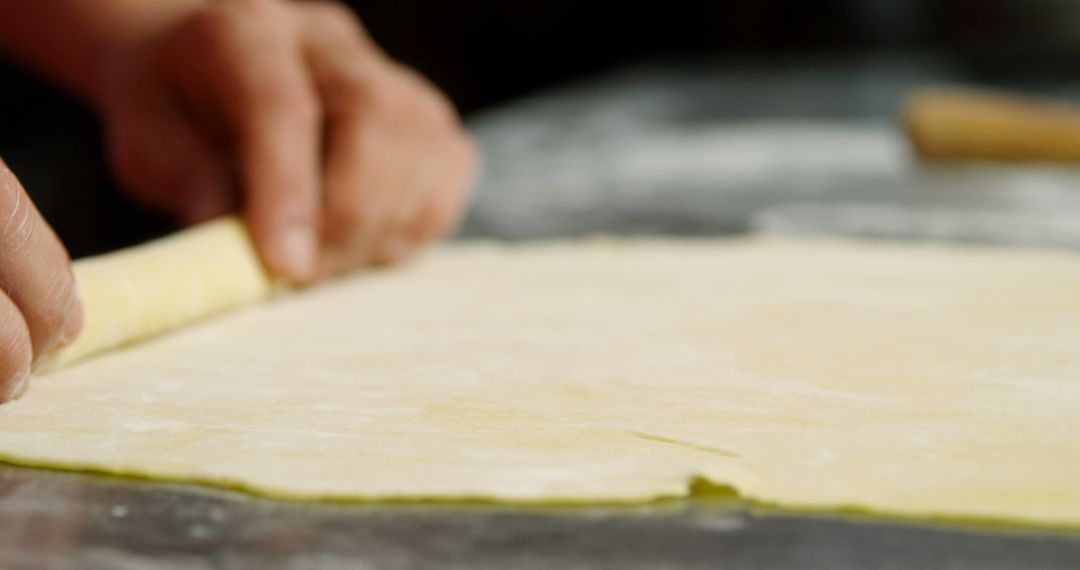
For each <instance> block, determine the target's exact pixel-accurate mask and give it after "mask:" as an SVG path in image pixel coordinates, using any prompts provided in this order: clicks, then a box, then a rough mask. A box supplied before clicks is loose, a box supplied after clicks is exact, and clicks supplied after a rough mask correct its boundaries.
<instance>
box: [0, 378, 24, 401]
mask: <svg viewBox="0 0 1080 570" xmlns="http://www.w3.org/2000/svg"><path fill="white" fill-rule="evenodd" d="M29 386H30V375H29V374H27V373H26V372H20V373H19V374H18V376H16V377H14V378H12V379H11V383H10V384H9V385H8V390H7V394H5V395H4V401H5V402H11V401H13V400H18V399H19V398H22V397H23V394H25V393H26V389H27V388H28V387H29Z"/></svg>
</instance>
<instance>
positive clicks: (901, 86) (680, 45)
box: [0, 0, 1080, 255]
mask: <svg viewBox="0 0 1080 570" xmlns="http://www.w3.org/2000/svg"><path fill="white" fill-rule="evenodd" d="M350 4H351V6H352V7H353V8H354V9H355V10H356V11H357V13H358V14H359V15H360V17H361V18H362V20H363V21H364V22H365V24H366V26H367V27H368V29H369V31H370V33H371V34H372V35H373V36H374V37H375V39H376V40H377V41H378V42H380V43H381V44H382V45H383V46H384V47H385V48H386V49H387V50H388V51H389V52H390V53H391V54H392V55H394V56H395V57H397V58H398V59H400V60H403V61H405V62H406V63H408V64H411V65H413V66H415V67H416V68H418V69H419V70H421V71H422V72H424V73H425V74H427V75H428V76H429V77H430V78H432V80H433V81H435V82H436V83H437V84H438V85H440V86H441V87H442V88H443V89H444V90H446V91H447V93H449V95H450V96H451V98H452V99H453V100H454V101H455V102H456V103H457V105H458V106H459V108H460V109H462V111H463V112H464V113H465V114H466V117H467V119H468V121H469V124H470V127H471V128H472V130H473V131H474V132H475V133H476V135H477V137H478V139H479V141H480V143H481V146H482V147H483V148H484V150H485V154H486V161H485V164H486V169H485V173H484V177H483V180H482V181H481V183H480V186H479V188H478V190H477V193H476V201H475V206H474V208H473V210H472V212H471V214H470V216H469V219H468V220H467V222H466V225H465V227H464V229H463V232H462V235H466V236H487V237H499V238H506V239H531V238H543V237H551V236H557V235H573V234H581V233H592V232H630V233H641V232H650V233H652V232H663V233H680V234H687V233H692V234H699V233H728V232H737V231H745V230H763V229H764V230H776V231H818V230H828V231H834V230H835V231H843V232H847V233H852V232H854V233H863V234H881V235H887V236H904V235H912V234H920V235H922V234H926V233H928V232H929V233H930V234H933V236H936V237H946V238H950V239H966V240H975V241H1001V240H1009V241H1012V240H1021V241H1034V242H1038V243H1048V244H1053V245H1068V246H1071V245H1073V244H1074V243H1080V238H1077V237H1076V236H1077V235H1080V232H1078V230H1076V229H1075V223H1073V222H1072V221H1071V220H1072V219H1073V218H1076V219H1080V200H1077V197H1076V195H1077V192H1075V191H1074V190H1073V187H1074V186H1080V185H1078V184H1077V181H1076V180H1075V177H1074V174H1073V172H1072V171H1071V169H1068V168H1058V167H1032V168H1021V167H1008V168H1006V167H1000V168H991V167H987V168H968V167H965V168H957V169H949V168H937V169H926V168H921V167H918V166H917V165H915V164H914V163H913V161H912V160H911V158H910V153H909V152H908V150H907V148H908V147H907V145H906V142H905V140H904V137H903V133H902V132H901V131H900V130H899V129H897V128H896V124H897V120H898V117H899V110H900V107H901V105H902V103H903V101H904V98H905V97H906V96H907V95H908V93H910V91H911V90H912V89H913V88H915V87H918V86H920V85H926V84H962V85H978V86H988V87H994V88H998V89H1006V90H1010V91H1015V92H1025V93H1033V94H1039V95H1043V96H1047V97H1053V98H1058V99H1073V98H1074V97H1080V82H1078V80H1080V3H1078V2H1074V1H1068V0H818V1H811V0H754V1H752V2H751V1H728V2H721V1H712V2H707V1H695V0H671V1H668V2H664V3H660V4H657V3H651V4H650V3H646V4H641V5H639V6H636V7H635V6H633V5H632V3H621V4H619V5H614V4H611V3H600V2H593V3H589V2H582V1H580V0H579V1H571V0H532V1H528V2H509V3H508V2H495V1H489V0H477V1H472V2H469V1H459V2H452V3H446V2H428V1H423V0H402V1H398V2H366V1H353V2H351V3H350ZM0 82H2V83H0V85H2V86H3V88H2V89H0V155H2V156H3V157H4V158H5V159H6V160H7V161H8V162H9V163H10V165H11V166H12V167H13V168H14V169H15V171H16V172H17V173H18V174H19V176H20V177H21V178H22V179H23V181H24V183H25V185H26V186H27V187H28V188H29V189H31V191H32V193H33V194H34V195H35V199H36V200H38V201H39V202H40V204H41V206H42V209H43V210H44V211H45V213H46V215H47V217H49V219H50V220H51V221H52V222H53V223H54V224H55V225H56V226H57V228H58V230H59V232H60V233H61V235H62V237H64V238H65V241H66V242H67V243H68V245H69V247H70V249H71V250H72V251H73V253H74V254H76V255H85V254H88V253H93V252H98V251H103V250H107V249H111V248H114V247H117V246H119V245H124V244H127V243H131V242H133V241H138V240H141V239H145V238H146V237H148V236H151V235H156V234H159V233H162V232H165V231H168V230H169V229H170V226H169V224H168V223H167V221H165V220H162V219H160V218H157V217H155V216H153V215H149V214H147V213H146V212H142V211H141V210H139V209H138V208H136V207H134V206H132V205H131V204H129V203H127V202H126V201H125V200H124V199H123V198H122V197H120V196H119V194H117V193H116V192H115V191H114V189H113V188H112V181H111V178H110V177H109V174H108V170H107V167H106V165H105V163H104V160H103V153H102V150H101V146H100V133H99V131H98V127H97V125H96V122H95V119H94V117H93V116H92V115H91V114H89V113H88V112H87V111H86V110H85V109H83V108H82V107H81V106H80V105H79V104H77V103H76V102H74V101H71V100H69V99H68V98H66V97H65V96H64V95H63V94H60V93H57V92H55V91H53V90H52V89H51V88H50V87H49V86H47V85H43V84H41V83H40V82H38V81H36V80H35V79H34V78H33V77H31V76H29V75H27V74H25V73H24V72H22V71H21V70H18V69H16V68H14V67H12V66H3V67H2V68H0ZM1074 212H1075V213H1076V214H1077V215H1075V216H1074V215H1073V213H1074ZM1047 228H1049V229H1047ZM1003 235H1004V236H1005V237H1002V236H1003Z"/></svg>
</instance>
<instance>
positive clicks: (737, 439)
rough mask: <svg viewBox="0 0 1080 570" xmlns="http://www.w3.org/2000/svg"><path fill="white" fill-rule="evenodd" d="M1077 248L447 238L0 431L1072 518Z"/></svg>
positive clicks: (18, 442)
mask: <svg viewBox="0 0 1080 570" xmlns="http://www.w3.org/2000/svg"><path fill="white" fill-rule="evenodd" d="M1078 348H1080V257H1077V256H1073V255H1066V254H1051V253H1034V252H1006V251H996V252H995V251H979V250H959V249H945V248H933V247H920V246H883V245H854V244H843V243H784V242H779V243H775V242H719V241H717V242H709V241H701V242H677V241H675V242H648V241H646V242H594V243H587V244H580V243H579V244H556V245H544V246H528V247H519V248H500V247H497V246H487V245H471V246H451V247H447V248H444V249H443V250H441V251H439V252H438V253H436V254H434V255H432V256H431V257H430V258H429V259H427V260H426V261H424V262H422V263H421V264H419V265H417V266H415V267H412V268H410V269H407V270H404V271H398V272H393V273H386V274H380V275H374V276H365V277H358V278H354V279H350V280H347V281H343V282H340V283H335V284H331V285H329V286H325V287H322V288H319V289H316V290H314V291H311V292H308V293H305V294H302V295H298V296H294V297H291V298H287V299H283V300H280V301H278V302H275V303H272V304H269V305H264V306H260V307H256V308H253V309H249V310H244V311H242V312H240V313H236V314H233V315H230V316H226V317H224V318H221V319H218V320H215V321H213V322H210V323H208V324H205V325H202V326H198V327H195V328H192V329H188V330H184V331H181V332H179V333H176V334H172V335H170V336H167V337H165V338H160V339H157V340H153V341H150V342H147V343H145V344H142V345H140V346H137V347H135V348H133V349H130V350H126V351H121V352H117V353H113V354H111V355H107V356H105V357H101V358H98V359H96V360H93V361H90V362H87V363H85V364H83V365H80V366H76V367H73V368H70V369H66V370H62V371H59V372H57V373H55V374H53V375H50V376H47V377H44V378H39V379H36V380H35V384H34V386H33V387H32V389H31V390H30V393H29V394H28V395H27V397H26V398H24V399H23V400H22V401H19V402H17V403H15V404H12V405H7V406H3V407H0V455H2V456H4V457H6V458H9V459H10V460H12V461H14V462H18V463H27V464H42V465H50V466H70V467H72V468H93V469H97V470H104V471H110V472H118V473H129V474H141V475H148V476H152V477H159V478H165V479H173V480H193V481H199V482H204V483H221V484H225V485H230V486H241V487H244V488H247V489H250V490H253V491H256V492H260V493H266V494H271V495H278V496H287V497H292V498H304V499H319V498H336V499H364V500H380V499H461V498H478V499H491V500H500V501H514V502H520V501H527V502H546V501H559V502H565V501H574V502H601V501H644V500H650V499H654V498H657V497H661V496H679V495H683V494H686V493H687V492H688V491H689V485H690V483H691V481H692V480H693V479H694V478H695V477H703V478H706V479H709V480H711V481H713V482H716V483H719V484H730V485H732V486H733V487H735V488H736V489H737V490H738V491H739V492H740V493H741V494H743V495H744V496H745V497H747V498H751V499H755V500H759V501H763V502H768V503H776V504H781V505H785V506H790V507H797V508H841V507H858V508H863V509H868V510H872V511H877V512H882V513H891V514H904V515H916V516H948V517H973V518H992V519H1006V520H1011V521H1017V522H1031V523H1041V524H1059V525H1080V485H1078V484H1077V481H1080V350H1078Z"/></svg>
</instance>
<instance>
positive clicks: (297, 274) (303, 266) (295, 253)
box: [281, 226, 316, 280]
mask: <svg viewBox="0 0 1080 570" xmlns="http://www.w3.org/2000/svg"><path fill="white" fill-rule="evenodd" d="M281 246H282V251H283V253H284V254H285V264H286V266H287V269H288V272H289V273H290V274H291V276H292V277H293V278H295V279H298V280H305V279H308V278H310V277H311V275H312V274H313V273H314V272H315V261H316V260H315V253H316V252H315V234H314V233H313V232H312V231H311V230H310V229H309V228H306V227H302V226H295V227H292V228H289V229H288V230H286V231H285V235H284V236H283V237H282V239H281Z"/></svg>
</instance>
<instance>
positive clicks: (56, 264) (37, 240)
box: [0, 162, 81, 363]
mask: <svg viewBox="0 0 1080 570" xmlns="http://www.w3.org/2000/svg"><path fill="white" fill-rule="evenodd" d="M0 289H2V290H3V291H4V292H5V293H6V295H7V297H8V298H10V299H11V301H12V302H14V303H15V305H16V306H17V307H18V309H19V312H20V313H21V314H22V316H23V320H24V321H25V322H26V326H27V328H28V330H29V334H30V340H31V348H32V353H33V361H34V362H35V363H36V362H37V361H39V360H40V359H41V357H42V356H44V355H45V354H46V353H47V352H48V350H49V349H50V348H51V347H52V346H54V345H55V344H56V343H57V342H58V341H60V340H61V335H62V334H63V333H64V332H65V331H64V326H65V324H66V323H67V322H68V321H69V319H72V318H75V317H73V316H74V315H78V314H81V313H80V308H79V300H78V297H77V296H76V292H75V283H74V278H73V277H72V274H71V260H70V259H69V258H68V254H67V251H66V250H65V249H64V246H63V245H61V243H60V240H59V239H57V237H56V234H54V233H53V231H52V229H51V228H50V227H49V226H48V224H46V223H45V220H44V219H42V218H41V215H40V214H39V213H38V211H37V208H35V207H34V204H33V203H32V202H31V201H30V198H29V197H28V196H27V195H26V193H25V192H24V191H23V189H22V186H21V185H19V182H18V180H17V179H16V178H15V175H14V174H12V172H11V171H10V170H8V168H7V167H6V166H4V165H3V163H2V162H0ZM69 326H72V325H69ZM70 332H71V331H70V330H69V331H68V333H69V334H70ZM67 340H70V339H67Z"/></svg>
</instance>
